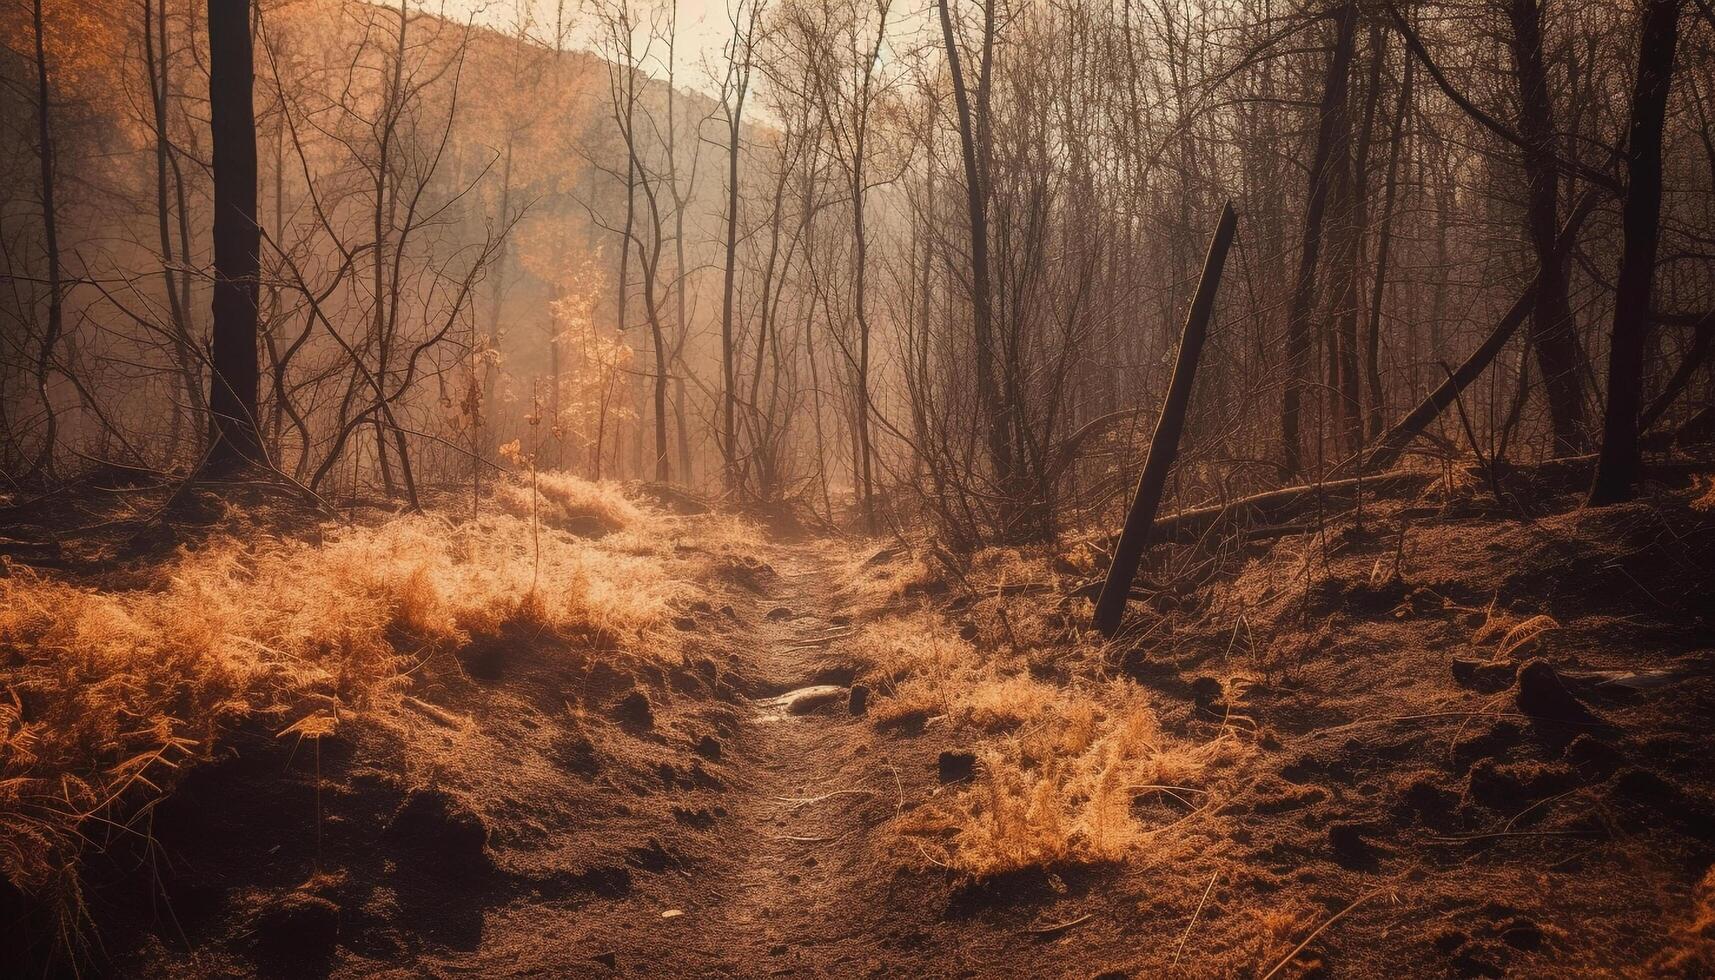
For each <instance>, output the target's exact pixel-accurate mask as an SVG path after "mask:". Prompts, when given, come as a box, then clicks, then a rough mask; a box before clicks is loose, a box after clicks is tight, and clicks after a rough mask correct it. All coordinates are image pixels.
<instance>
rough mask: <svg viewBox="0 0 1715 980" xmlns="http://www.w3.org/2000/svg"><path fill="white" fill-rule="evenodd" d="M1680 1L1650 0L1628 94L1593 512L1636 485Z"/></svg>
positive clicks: (1592, 491) (1624, 495) (1591, 500)
mask: <svg viewBox="0 0 1715 980" xmlns="http://www.w3.org/2000/svg"><path fill="white" fill-rule="evenodd" d="M1680 4H1681V0H1648V2H1647V3H1646V5H1645V6H1644V21H1643V31H1642V32H1641V37H1640V40H1639V45H1638V49H1639V50H1638V74H1637V81H1636V83H1635V86H1634V88H1633V90H1632V123H1631V131H1630V133H1629V134H1628V136H1627V139H1626V157H1627V160H1626V171H1627V177H1628V181H1627V185H1626V203H1625V207H1624V209H1623V210H1622V212H1621V227H1622V229H1623V230H1624V232H1625V247H1624V249H1623V251H1622V252H1621V254H1620V276H1619V282H1618V285H1617V288H1616V289H1615V294H1614V326H1613V333H1612V336H1611V339H1610V344H1609V348H1608V407H1607V412H1606V414H1605V415H1604V416H1603V419H1602V449H1601V453H1600V455H1599V456H1598V457H1597V459H1596V479H1595V481H1594V483H1592V484H1591V487H1590V498H1589V503H1590V504H1591V505H1592V506H1595V505H1600V504H1612V503H1618V502H1620V501H1622V500H1629V499H1630V498H1631V496H1632V492H1633V489H1634V487H1635V485H1636V483H1637V479H1638V470H1639V468H1640V459H1639V456H1638V409H1639V406H1640V404H1641V402H1642V398H1643V373H1644V349H1645V345H1646V342H1647V341H1648V339H1649V327H1650V309H1649V307H1650V286H1651V284H1652V280H1653V278H1654V275H1655V255H1656V233H1657V231H1658V230H1659V226H1660V222H1661V188H1662V184H1661V131H1662V126H1663V124H1664V122H1665V120H1666V117H1667V96H1668V91H1669V89H1670V88H1671V87H1672V85H1673V56H1674V47H1675V46H1676V45H1677V43H1678V40H1679V8H1680Z"/></svg>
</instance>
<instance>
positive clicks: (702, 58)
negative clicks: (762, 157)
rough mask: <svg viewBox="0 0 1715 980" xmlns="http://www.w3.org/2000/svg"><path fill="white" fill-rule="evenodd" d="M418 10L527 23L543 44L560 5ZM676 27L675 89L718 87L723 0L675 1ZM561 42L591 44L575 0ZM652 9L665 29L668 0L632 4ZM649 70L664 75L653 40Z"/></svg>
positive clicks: (588, 18) (587, 20)
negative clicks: (676, 8) (713, 76)
mask: <svg viewBox="0 0 1715 980" xmlns="http://www.w3.org/2000/svg"><path fill="white" fill-rule="evenodd" d="M417 2H420V3H421V6H422V8H423V9H424V10H427V11H430V12H433V13H440V14H442V15H443V16H445V17H448V18H451V19H455V20H467V19H474V21H475V22H476V23H478V24H483V25H486V26H488V27H492V28H494V29H495V30H499V31H505V32H508V33H510V32H513V31H516V30H517V29H518V25H519V24H520V22H524V23H528V24H529V25H530V28H529V29H530V33H531V34H532V35H533V36H534V37H536V38H537V39H539V40H540V41H542V42H543V43H545V44H546V43H552V37H553V34H554V20H555V16H556V13H557V10H558V9H559V7H560V2H559V0H417ZM677 7H678V10H677V17H678V28H677V30H676V31H675V32H674V36H675V37H676V38H677V50H676V51H675V52H674V61H675V62H676V66H677V67H676V74H675V78H674V81H675V82H676V83H677V85H678V86H679V87H680V88H697V89H703V90H705V91H712V90H713V89H715V88H716V87H718V80H711V78H710V74H709V73H710V72H711V71H713V72H716V73H719V72H722V71H723V70H724V64H725V57H724V54H723V51H724V48H725V45H726V43H727V41H728V40H729V39H730V38H731V37H732V24H731V22H730V21H729V20H728V13H727V0H678V2H677ZM564 11H565V13H564V17H565V21H564V23H565V31H566V47H568V48H583V49H587V50H595V49H596V33H597V26H596V19H595V17H594V15H593V14H591V13H590V12H589V11H588V10H587V9H585V5H584V4H583V3H582V2H580V0H566V2H565V3H564ZM652 11H653V12H655V14H656V15H657V16H659V17H660V18H661V23H662V26H663V30H662V33H666V31H665V25H666V22H667V20H668V18H669V17H671V16H672V14H673V0H661V2H660V3H659V5H658V6H654V5H652V4H651V3H649V2H647V0H644V2H639V3H638V4H637V14H638V16H639V17H645V16H648V15H649V14H650V13H651V12H652ZM646 33H647V30H646V24H644V25H639V30H638V40H637V43H638V44H639V45H641V44H642V43H643V41H644V40H645V34H646ZM650 56H651V57H650V60H651V62H653V63H652V64H651V65H650V68H651V70H652V71H653V73H654V74H655V76H656V77H657V78H661V79H665V78H666V74H667V65H666V62H667V50H666V47H665V46H664V45H663V44H661V43H660V42H659V41H658V42H656V43H655V44H654V46H653V47H652V48H651V50H650Z"/></svg>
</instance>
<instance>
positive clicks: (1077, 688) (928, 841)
mask: <svg viewBox="0 0 1715 980" xmlns="http://www.w3.org/2000/svg"><path fill="white" fill-rule="evenodd" d="M1061 565H1062V567H1067V570H1068V571H1069V572H1073V573H1076V572H1077V571H1078V569H1077V568H1076V567H1075V566H1072V567H1069V566H1067V565H1066V563H1064V562H1062V563H1061ZM922 567H923V566H922V563H921V562H920V561H916V562H910V563H907V565H906V567H905V568H904V569H902V570H901V571H900V572H899V573H897V574H896V575H895V576H892V577H891V581H895V582H897V581H899V580H900V579H907V580H911V579H915V578H917V577H919V576H921V575H922V572H921V571H920V569H921V568H922ZM877 579H879V580H881V581H888V580H889V579H888V578H886V577H882V576H872V578H871V581H872V582H873V581H875V580H877ZM960 584H961V585H962V586H963V587H965V588H968V589H969V590H970V591H971V592H972V593H973V597H974V598H973V601H972V602H971V604H970V606H969V608H968V609H967V611H966V613H965V617H966V620H967V625H966V627H965V632H966V634H967V635H970V636H972V639H970V640H965V639H961V638H959V635H958V634H959V629H958V627H957V626H955V625H954V624H953V623H950V622H948V621H946V620H945V619H943V618H942V617H941V616H940V615H939V614H938V613H936V612H934V611H932V610H931V609H929V608H923V609H920V610H918V611H916V612H913V613H909V614H904V615H895V616H891V617H888V618H885V619H882V620H880V621H878V622H874V623H872V624H870V625H869V626H868V627H867V628H866V630H865V632H864V634H863V636H862V637H861V639H860V640H859V645H858V646H857V648H856V652H858V653H859V654H860V655H862V656H863V657H864V658H865V659H866V661H867V662H868V663H869V664H870V665H871V668H872V669H871V675H870V680H871V682H872V683H873V684H874V686H875V687H876V689H877V691H878V692H879V693H880V695H881V696H880V697H879V698H878V702H877V704H876V706H875V708H874V709H872V710H873V713H874V714H875V716H876V720H877V722H878V723H880V724H883V725H885V724H887V723H889V722H891V721H896V720H901V719H904V718H907V717H910V716H913V715H915V716H918V717H933V716H937V715H939V716H943V717H944V718H945V721H946V723H947V724H951V725H953V726H956V727H959V728H963V729H969V730H971V731H973V733H974V734H976V735H977V741H976V743H975V746H974V748H975V750H976V752H977V755H978V759H979V762H980V765H979V767H978V772H977V776H976V778H975V780H974V781H973V782H972V783H971V785H969V786H968V787H966V788H964V789H961V790H957V791H955V792H954V793H953V794H952V795H951V796H949V797H947V798H945V799H940V800H936V801H933V802H931V803H928V804H926V805H924V806H922V807H919V808H918V809H916V810H914V811H911V812H909V813H907V814H905V815H904V816H902V817H901V818H900V819H899V820H897V821H896V822H895V825H894V829H895V831H896V832H898V833H900V834H902V835H904V836H905V837H907V838H909V839H911V840H913V841H914V842H915V843H916V844H917V845H918V848H919V853H920V854H921V855H922V856H923V858H924V859H925V861H927V862H928V863H932V864H937V865H942V866H945V867H949V868H952V869H954V870H957V871H960V872H964V873H969V874H973V875H976V876H978V877H982V876H990V875H996V874H1002V873H1005V872H1010V871H1017V870H1021V869H1026V868H1032V867H1042V866H1049V865H1055V864H1062V863H1067V862H1090V863H1093V862H1106V861H1118V860H1124V859H1126V858H1127V857H1130V856H1133V855H1135V854H1136V853H1137V852H1138V851H1139V849H1140V848H1142V847H1143V846H1144V845H1145V844H1147V843H1149V842H1151V841H1152V840H1153V839H1155V838H1156V837H1157V835H1159V834H1161V833H1164V832H1168V831H1169V830H1170V829H1171V828H1173V827H1176V826H1178V824H1179V822H1180V821H1178V820H1174V821H1169V822H1167V823H1157V824H1153V825H1151V824H1146V823H1145V822H1144V821H1143V820H1141V819H1140V818H1139V816H1138V814H1137V812H1136V811H1135V809H1134V806H1133V801H1134V800H1135V799H1137V798H1139V797H1140V796H1144V797H1150V798H1154V797H1156V796H1157V795H1159V794H1167V795H1168V796H1170V797H1171V798H1172V799H1174V800H1176V801H1177V803H1178V808H1179V809H1181V810H1182V811H1184V812H1186V813H1195V812H1201V811H1203V810H1204V809H1205V808H1206V807H1207V804H1208V803H1209V801H1210V800H1211V799H1212V798H1213V797H1214V796H1215V795H1217V794H1218V793H1219V792H1220V791H1221V790H1222V789H1223V788H1224V786H1225V784H1226V776H1227V774H1228V773H1229V772H1230V771H1231V770H1233V769H1234V768H1235V767H1236V766H1237V764H1238V763H1240V762H1241V761H1243V760H1244V759H1245V758H1247V757H1248V755H1249V754H1250V752H1251V749H1250V747H1249V745H1248V743H1247V742H1245V741H1244V740H1242V739H1241V738H1240V737H1239V736H1238V734H1237V733H1236V732H1235V731H1234V730H1232V729H1225V730H1223V731H1222V733H1221V734H1220V735H1218V736H1217V737H1215V738H1214V739H1212V740H1210V741H1205V742H1200V743H1192V742H1187V741H1185V740H1183V739H1176V738H1173V737H1170V736H1168V735H1166V734H1164V733H1163V732H1162V731H1161V729H1160V725H1159V723H1158V719H1157V716H1156V713H1155V711H1154V708H1153V706H1152V703H1151V698H1150V695H1149V694H1148V693H1147V692H1146V691H1145V690H1143V689H1142V688H1140V687H1138V686H1137V685H1135V684H1133V683H1130V682H1128V681H1122V680H1102V679H1101V675H1102V673H1103V672H1102V669H1101V664H1102V663H1103V656H1102V654H1103V651H1102V649H1101V647H1100V645H1099V643H1098V642H1096V640H1095V638H1092V637H1086V636H1083V635H1082V634H1080V633H1078V632H1077V631H1076V630H1075V629H1073V628H1071V627H1070V626H1069V625H1068V623H1067V621H1066V617H1065V616H1063V615H1062V613H1061V612H1060V611H1059V610H1058V609H1057V607H1056V605H1055V603H1054V601H1053V599H1052V598H1051V596H1052V593H1054V592H1055V591H1057V590H1058V589H1060V588H1062V587H1064V586H1065V585H1066V584H1067V583H1066V582H1065V581H1064V580H1063V577H1062V576H1061V575H1060V574H1059V573H1057V572H1055V571H1054V563H1053V561H1052V559H1051V557H1050V556H1049V555H1048V554H1047V553H1045V552H1043V553H1029V552H1021V551H1018V550H1015V549H990V550H989V551H985V552H983V553H981V554H979V555H977V556H976V558H975V560H974V561H973V562H972V566H971V569H970V570H969V571H968V572H966V573H965V575H964V577H963V580H962V581H961V583H960ZM877 592H879V593H880V595H876V594H875V593H877ZM900 594H901V593H900V592H898V591H897V590H894V591H887V590H874V591H873V592H872V593H871V597H872V599H873V598H884V599H886V600H890V601H892V600H896V599H897V598H898V596H899V595H900ZM1033 664H1034V665H1038V666H1039V667H1040V666H1044V665H1047V666H1050V667H1052V668H1054V669H1049V670H1035V671H1033V670H1032V665H1033Z"/></svg>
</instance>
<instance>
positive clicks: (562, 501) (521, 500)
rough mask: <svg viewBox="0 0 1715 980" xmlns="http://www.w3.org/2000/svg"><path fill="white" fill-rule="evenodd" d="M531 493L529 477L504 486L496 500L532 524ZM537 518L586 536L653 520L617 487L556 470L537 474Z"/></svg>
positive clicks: (501, 486)
mask: <svg viewBox="0 0 1715 980" xmlns="http://www.w3.org/2000/svg"><path fill="white" fill-rule="evenodd" d="M530 490H531V487H530V481H529V479H528V478H527V477H526V478H524V479H521V480H518V481H516V482H510V483H503V484H501V485H500V487H499V489H498V490H496V492H495V497H496V499H498V500H499V502H500V505H501V506H502V507H503V508H504V509H505V510H506V511H507V512H508V513H510V514H512V515H513V516H515V517H519V518H523V519H525V520H529V519H530V513H531V499H530ZM536 514H537V516H538V518H539V519H540V520H541V522H542V524H543V525H545V526H547V527H552V528H558V529H560V530H564V531H572V532H575V533H585V534H587V533H590V532H592V531H596V532H602V533H606V532H609V531H619V530H624V529H627V528H632V527H637V526H639V525H642V524H645V523H647V522H648V520H649V518H650V516H651V515H650V513H649V512H648V511H647V510H646V509H645V508H643V507H641V506H639V505H638V504H637V503H636V502H634V501H632V500H631V499H630V498H628V497H626V496H625V494H624V493H622V492H621V491H620V489H619V487H618V485H617V484H615V483H612V482H601V483H594V482H591V481H589V480H585V479H583V478H581V477H577V476H573V475H572V474H570V473H566V472H563V471H557V470H543V471H541V472H539V473H537V474H536Z"/></svg>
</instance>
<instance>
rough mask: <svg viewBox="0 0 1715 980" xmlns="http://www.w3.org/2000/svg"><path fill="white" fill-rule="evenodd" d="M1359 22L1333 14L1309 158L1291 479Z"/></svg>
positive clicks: (1350, 12)
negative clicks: (1332, 164)
mask: <svg viewBox="0 0 1715 980" xmlns="http://www.w3.org/2000/svg"><path fill="white" fill-rule="evenodd" d="M1357 23H1358V8H1357V4H1356V3H1354V2H1352V0H1346V2H1345V3H1342V4H1341V5H1340V9H1339V10H1338V11H1337V12H1336V13H1335V16H1334V54H1333V57H1332V58H1331V59H1330V60H1329V62H1328V77H1327V80H1326V84H1325V85H1324V87H1323V90H1322V106H1321V111H1320V112H1319V114H1318V123H1317V126H1316V146H1315V148H1314V150H1313V151H1312V154H1311V160H1310V196H1309V200H1308V202H1307V203H1306V205H1305V209H1304V237H1303V242H1302V246H1301V248H1300V250H1299V253H1298V275H1297V277H1296V278H1295V279H1294V281H1293V286H1292V305H1291V307H1290V308H1289V309H1288V311H1287V317H1286V389H1285V393H1284V395H1283V396H1282V401H1281V408H1280V437H1281V470H1282V472H1283V474H1284V475H1285V476H1286V477H1287V478H1291V477H1295V476H1297V475H1298V474H1299V472H1300V471H1301V470H1302V469H1303V468H1304V464H1303V452H1304V446H1303V441H1302V437H1301V435H1300V432H1299V429H1300V415H1301V408H1302V406H1301V402H1302V399H1303V395H1304V386H1305V381H1306V374H1307V373H1308V368H1309V359H1310V314H1311V311H1312V310H1313V309H1314V307H1315V305H1316V265H1317V260H1318V258H1319V257H1320V255H1321V251H1322V219H1323V216H1324V213H1325V212H1326V211H1327V208H1328V190H1329V185H1330V183H1331V182H1332V179H1333V178H1332V175H1331V174H1330V173H1329V167H1328V163H1329V161H1330V160H1331V159H1332V158H1333V157H1334V145H1335V142H1336V141H1337V140H1339V139H1341V138H1343V135H1342V134H1343V131H1344V129H1345V128H1346V127H1345V125H1344V120H1345V116H1346V89H1347V78H1348V75H1349V74H1350V72H1351V66H1352V47H1353V44H1352V39H1353V34H1354V33H1355V31H1356V28H1357Z"/></svg>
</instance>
